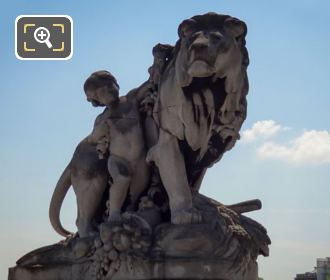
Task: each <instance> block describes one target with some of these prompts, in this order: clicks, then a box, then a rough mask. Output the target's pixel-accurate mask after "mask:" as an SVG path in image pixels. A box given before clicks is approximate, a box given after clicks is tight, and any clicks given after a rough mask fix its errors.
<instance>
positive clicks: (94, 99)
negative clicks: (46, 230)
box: [9, 13, 270, 280]
mask: <svg viewBox="0 0 330 280" xmlns="http://www.w3.org/2000/svg"><path fill="white" fill-rule="evenodd" d="M246 32H247V28H246V25H245V23H243V22H242V21H240V20H238V19H236V18H233V17H230V16H227V15H219V14H215V13H208V14H204V15H198V16H194V17H192V18H190V19H188V20H185V21H183V22H182V23H181V24H180V26H179V29H178V33H179V39H178V41H177V42H176V44H175V45H174V46H171V45H167V44H157V45H156V46H155V47H154V48H153V51H152V54H153V56H154V62H153V65H152V66H151V67H150V68H149V74H150V77H149V79H148V80H147V81H146V82H145V83H143V84H142V85H141V86H139V87H138V88H136V89H133V90H132V91H130V92H129V93H127V94H126V95H125V96H122V97H119V85H118V83H117V81H116V79H115V77H114V76H113V75H112V74H111V73H110V72H108V71H104V70H103V71H98V72H95V73H93V74H92V75H91V76H90V77H89V78H88V79H87V80H86V82H85V85H84V91H85V94H86V97H87V100H88V101H89V102H91V103H92V104H93V105H94V106H105V107H106V108H105V110H104V112H103V113H102V114H100V115H99V116H98V117H97V119H96V121H95V124H94V127H93V129H92V133H91V134H90V135H89V136H87V137H86V138H85V139H84V140H83V141H81V142H80V144H79V145H78V147H77V149H76V151H75V153H74V155H73V158H72V160H71V162H70V163H69V165H68V166H67V168H66V169H65V170H64V172H63V174H62V176H61V177H60V179H59V181H58V183H57V185H56V188H55V191H54V194H53V197H52V200H51V205H50V220H51V224H52V225H53V227H54V229H55V230H56V231H57V232H58V233H59V234H61V235H63V236H65V237H66V239H65V240H64V241H62V242H60V243H57V244H54V245H50V246H46V247H42V248H40V249H37V250H35V251H32V252H30V253H28V254H26V255H25V256H23V257H22V258H20V259H19V260H18V261H17V265H16V267H13V268H11V269H10V270H9V280H27V279H31V280H37V279H43V280H44V279H47V280H48V279H49V280H52V279H54V280H55V279H56V280H75V279H76V280H78V279H79V280H94V279H95V280H96V279H103V280H110V279H114V280H119V279H123V280H124V279H125V280H128V279H132V280H133V279H141V280H143V279H219V280H220V279H222V280H224V279H226V280H257V279H258V269H257V262H256V260H257V258H258V255H260V254H261V255H264V256H268V254H269V251H268V246H269V244H270V239H269V237H268V235H267V231H266V229H265V228H264V227H263V226H262V225H260V224H259V223H257V222H256V221H254V220H252V219H250V218H248V217H246V216H244V215H242V213H245V212H249V211H254V210H258V209H260V208H261V202H260V201H259V200H251V201H244V202H240V203H237V204H234V205H224V204H222V203H220V202H217V201H215V200H213V199H211V198H208V197H206V196H204V195H202V194H200V193H199V189H200V186H201V183H202V180H203V177H204V175H205V173H206V170H207V168H209V167H211V166H212V165H213V164H214V163H216V162H217V161H219V160H220V159H221V158H222V156H223V154H224V153H225V152H226V151H228V150H230V149H231V148H232V147H233V146H234V144H235V142H236V141H237V140H238V139H239V130H240V128H241V126H242V123H243V121H244V120H245V118H246V107H247V102H246V95H247V92H248V79H247V72H246V70H247V66H248V64H249V58H248V52H247V49H246V47H245V35H246ZM71 185H72V186H73V188H74V191H75V193H76V196H77V204H78V217H77V228H78V232H77V234H70V232H69V231H67V230H65V229H64V228H63V227H62V225H61V223H60V219H59V214H60V208H61V204H62V201H63V199H64V196H65V194H66V192H67V190H68V189H69V187H70V186H71ZM223 188H226V186H223Z"/></svg>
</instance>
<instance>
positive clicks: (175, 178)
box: [147, 129, 201, 224]
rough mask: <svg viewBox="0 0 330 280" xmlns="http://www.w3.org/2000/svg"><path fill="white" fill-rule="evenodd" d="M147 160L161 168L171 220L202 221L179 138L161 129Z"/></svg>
mask: <svg viewBox="0 0 330 280" xmlns="http://www.w3.org/2000/svg"><path fill="white" fill-rule="evenodd" d="M147 160H148V161H153V162H154V163H155V164H156V166H157V167H158V169H159V173H160V177H161V180H162V182H163V185H164V187H165V189H166V192H167V194H168V197H169V204H170V209H171V222H172V223H173V224H190V223H200V222H201V215H200V213H199V212H198V211H197V210H195V209H193V206H192V195H191V190H190V187H189V184H188V180H187V173H186V167H185V162H184V158H183V155H182V153H181V151H180V148H179V145H178V139H177V138H176V137H175V136H173V135H171V134H169V133H167V132H166V131H164V130H162V129H161V130H160V134H159V140H158V143H157V144H156V145H155V146H154V147H152V148H151V150H150V151H149V153H148V157H147Z"/></svg>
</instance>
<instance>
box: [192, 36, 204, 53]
mask: <svg viewBox="0 0 330 280" xmlns="http://www.w3.org/2000/svg"><path fill="white" fill-rule="evenodd" d="M208 46H209V40H208V39H207V38H206V37H205V36H203V35H201V36H198V37H197V38H196V39H195V41H194V42H193V43H192V44H191V45H190V47H189V49H190V50H196V51H202V50H205V49H207V48H208Z"/></svg>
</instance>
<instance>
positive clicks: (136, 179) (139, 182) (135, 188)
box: [129, 155, 150, 210]
mask: <svg viewBox="0 0 330 280" xmlns="http://www.w3.org/2000/svg"><path fill="white" fill-rule="evenodd" d="M135 166H136V167H135V170H134V174H133V177H132V182H131V184H130V198H131V203H130V205H129V207H130V209H131V210H135V208H136V206H137V202H138V199H139V198H140V196H141V194H142V192H143V191H144V190H145V189H146V188H147V187H148V183H149V179H150V172H149V166H148V165H147V163H146V160H145V155H143V157H141V158H140V159H139V161H138V162H137V163H136V165H135Z"/></svg>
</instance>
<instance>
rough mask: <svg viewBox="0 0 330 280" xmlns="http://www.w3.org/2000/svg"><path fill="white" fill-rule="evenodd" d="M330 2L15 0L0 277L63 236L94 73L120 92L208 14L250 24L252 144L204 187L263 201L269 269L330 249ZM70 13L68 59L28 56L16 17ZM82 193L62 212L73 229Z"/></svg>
mask: <svg viewBox="0 0 330 280" xmlns="http://www.w3.org/2000/svg"><path fill="white" fill-rule="evenodd" d="M329 10H330V2H329V1H326V0H323V1H321V0H314V1H310V0H309V1H307V0H299V1H296V0H291V1H284V0H278V1H261V0H259V1H257V0H249V1H246V0H236V1H235V0H230V1H229V0H228V1H221V0H215V1H210V0H199V1H197V0H180V1H175V0H168V1H147V0H138V1H137V0H134V1H133V0H130V1H128V0H126V1H100V0H97V1H93V2H91V1H49V0H43V1H41V0H34V1H26V0H21V1H17V0H13V1H7V2H6V4H2V8H1V11H0V42H1V45H0V61H1V66H2V67H1V68H2V69H1V71H0V80H1V90H0V95H1V103H0V108H1V109H0V131H1V136H2V137H0V220H1V231H0V278H1V279H6V277H7V276H6V275H7V268H8V267H9V266H12V265H14V263H15V260H17V259H18V258H19V257H20V256H22V255H23V254H25V253H27V252H28V251H30V250H32V249H35V248H38V247H41V246H43V245H47V244H50V243H53V242H56V241H58V240H60V237H59V236H58V235H56V234H55V233H54V232H53V230H52V228H51V226H50V224H49V221H48V206H49V201H50V197H51V194H52V191H53V188H54V186H55V184H56V181H57V179H58V177H59V175H60V174H61V172H62V170H63V169H64V168H65V166H66V165H67V163H68V162H69V160H70V158H71V155H72V153H73V151H74V149H75V147H76V145H77V143H78V142H79V141H80V139H82V138H83V137H84V136H86V135H87V134H88V133H89V132H90V130H91V128H92V124H93V122H94V119H95V117H96V115H97V114H98V113H99V112H100V111H99V110H98V109H95V108H92V107H91V106H90V105H89V104H88V103H87V102H86V100H85V97H84V95H83V90H82V86H83V83H84V81H85V79H86V77H87V76H88V75H89V74H90V73H91V72H93V71H95V70H99V69H108V70H110V71H111V72H112V73H113V74H114V75H115V76H116V77H117V79H118V81H119V84H120V86H121V93H122V94H124V93H126V92H127V91H128V90H130V89H131V88H133V87H136V86H138V85H139V84H141V83H142V82H143V81H144V80H145V79H146V78H147V68H148V67H149V65H150V64H151V62H152V55H151V49H152V47H153V46H154V45H155V44H156V43H158V42H161V43H170V44H174V43H175V41H176V40H177V26H178V24H179V23H180V22H181V21H182V20H184V19H186V18H189V17H191V16H193V15H195V14H201V13H205V12H208V11H214V12H218V13H224V14H230V15H232V16H235V17H238V18H240V19H242V20H244V21H245V22H246V23H247V25H248V36H247V47H248V49H249V54H250V61H251V64H250V66H249V69H248V73H249V80H250V91H249V96H248V117H247V120H246V122H245V124H244V126H243V129H242V135H243V137H242V140H241V141H239V143H238V144H237V145H236V146H235V147H234V149H233V150H232V151H230V152H228V153H227V154H226V155H225V156H224V158H223V160H222V161H221V162H220V163H218V164H217V165H215V166H214V167H213V168H212V169H210V170H209V171H208V173H207V177H206V179H205V181H204V182H203V187H202V189H201V191H202V192H203V193H204V194H206V195H209V196H211V197H213V198H215V199H217V200H219V201H221V202H223V203H228V204H229V203H235V202H239V201H243V200H247V199H252V198H260V199H261V200H262V201H263V210H261V211H259V212H256V213H253V214H251V216H252V217H254V218H255V219H257V220H258V221H260V222H261V223H263V224H264V225H265V226H266V227H267V228H268V230H269V234H270V236H271V238H272V241H273V245H272V246H271V248H270V250H271V251H270V252H271V256H270V257H269V258H262V257H260V259H259V260H260V261H259V264H260V269H259V270H260V276H262V277H264V279H265V280H266V279H267V280H279V279H283V280H290V279H293V278H294V276H295V274H296V273H302V272H305V271H309V270H312V269H313V267H314V266H315V259H316V258H317V257H325V256H330V239H329V236H330V223H329V221H330V204H329V197H330V188H329V179H330V172H329V168H330V151H329V149H330V148H329V146H330V143H329V142H330V140H329V138H330V113H329V105H330V94H329V93H330V79H329V77H330V68H329V65H330V54H329V45H330V36H329V35H330V32H329V26H330V17H329V14H328V13H329ZM23 14H26V15H28V14H67V15H70V16H71V17H72V18H73V22H74V54H73V58H72V59H71V60H69V61H19V60H17V59H16V57H15V54H14V22H15V18H16V17H17V16H19V15H23ZM75 216H76V208H75V197H74V195H73V193H72V192H70V194H69V195H68V196H67V198H66V201H65V203H64V207H63V210H62V220H63V223H64V224H65V226H66V227H67V228H69V229H71V230H74V220H75Z"/></svg>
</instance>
